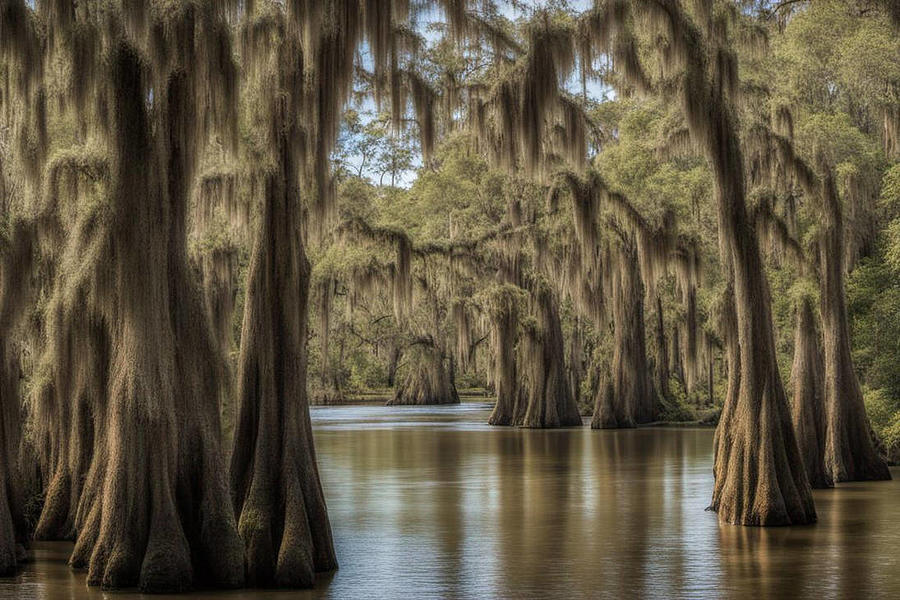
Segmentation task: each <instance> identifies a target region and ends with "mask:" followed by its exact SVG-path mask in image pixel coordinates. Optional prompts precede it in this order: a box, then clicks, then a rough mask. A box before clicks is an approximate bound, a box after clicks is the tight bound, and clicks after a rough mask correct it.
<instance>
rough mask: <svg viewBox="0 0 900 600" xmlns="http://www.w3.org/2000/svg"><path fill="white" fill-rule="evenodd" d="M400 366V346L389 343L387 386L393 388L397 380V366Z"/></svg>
mask: <svg viewBox="0 0 900 600" xmlns="http://www.w3.org/2000/svg"><path fill="white" fill-rule="evenodd" d="M398 364H400V344H397V343H395V342H391V352H390V355H389V358H388V371H387V384H388V387H394V384H395V383H396V380H397V365H398Z"/></svg>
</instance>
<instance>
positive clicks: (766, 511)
mask: <svg viewBox="0 0 900 600" xmlns="http://www.w3.org/2000/svg"><path fill="white" fill-rule="evenodd" d="M642 4H643V5H644V6H646V7H647V8H648V9H649V10H651V11H653V12H654V13H655V16H657V17H658V18H659V19H660V20H662V21H665V22H666V23H667V26H668V30H669V32H670V34H671V35H670V44H671V46H672V47H671V48H670V50H669V52H671V53H672V54H671V56H672V57H673V58H674V59H675V60H677V61H679V63H680V66H681V67H682V68H683V69H684V72H683V76H682V80H681V82H680V86H679V89H680V94H681V95H682V108H683V111H684V114H685V118H686V121H687V125H688V129H689V130H690V132H691V137H692V139H693V140H694V141H695V142H696V143H697V145H698V146H699V147H700V148H702V150H703V152H704V153H705V155H706V159H707V162H709V164H710V167H711V168H712V171H713V176H714V181H715V182H716V188H715V198H716V204H717V208H718V210H717V212H718V229H719V238H720V245H719V246H720V254H721V258H722V262H723V264H724V265H726V268H727V266H728V265H730V269H729V270H730V277H731V280H732V281H733V285H734V317H735V319H734V325H735V327H736V333H737V346H738V349H739V350H738V351H739V361H740V377H739V380H738V381H735V379H737V373H736V372H734V371H731V372H730V374H731V375H732V377H731V379H732V381H730V382H729V386H730V393H729V398H728V399H727V400H726V406H725V407H724V409H723V412H722V418H721V419H720V421H719V426H718V429H717V433H716V443H715V460H714V463H715V467H714V468H715V486H714V489H713V498H712V503H711V505H710V509H712V510H716V511H718V513H719V519H720V520H722V521H725V522H728V523H733V524H742V525H790V524H803V523H812V522H814V521H815V520H816V513H815V508H814V505H813V499H812V491H811V489H810V485H809V481H808V479H807V477H806V473H805V470H804V469H803V466H802V460H801V457H800V451H799V449H798V447H797V441H796V438H795V436H794V430H793V426H792V425H791V418H790V411H789V408H788V403H787V397H786V395H785V392H784V388H783V386H782V383H781V378H780V376H779V373H778V365H777V362H776V356H775V337H774V333H773V325H772V312H771V299H770V295H769V286H768V281H767V280H766V276H765V271H764V268H763V262H762V257H761V255H760V249H759V242H758V239H757V236H756V232H755V229H754V224H753V222H752V221H751V220H750V219H749V216H748V214H747V203H746V188H745V173H744V161H743V156H742V152H741V147H740V141H739V128H738V123H737V118H736V116H735V114H734V111H733V109H732V107H731V101H730V99H729V97H728V96H727V94H728V91H727V89H725V86H722V85H720V83H721V81H719V80H720V79H721V77H720V76H711V75H710V73H709V65H710V61H709V58H708V51H709V42H708V41H707V40H705V39H704V38H703V34H702V33H701V32H700V31H699V30H698V29H697V28H696V27H695V25H694V24H693V23H692V22H691V20H690V18H689V17H688V16H687V14H686V13H685V12H684V10H683V8H682V7H681V3H680V2H677V1H676V0H646V1H645V2H642ZM714 75H715V74H714ZM732 362H733V361H732ZM729 369H730V370H731V365H729ZM732 386H735V387H736V394H733V395H732V393H731V391H733V390H732V389H731V387H732Z"/></svg>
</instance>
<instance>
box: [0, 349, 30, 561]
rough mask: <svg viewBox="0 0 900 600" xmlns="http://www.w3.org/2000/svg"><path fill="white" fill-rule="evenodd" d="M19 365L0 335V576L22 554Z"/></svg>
mask: <svg viewBox="0 0 900 600" xmlns="http://www.w3.org/2000/svg"><path fill="white" fill-rule="evenodd" d="M18 388H19V365H18V361H17V360H16V359H15V357H14V356H13V353H12V352H11V351H10V349H9V348H8V347H7V344H6V338H5V337H4V338H0V577H6V576H9V575H12V574H14V573H15V571H16V568H17V567H18V564H19V562H20V560H21V559H22V558H23V545H22V544H23V543H24V541H25V523H24V521H23V519H22V507H23V498H22V481H21V477H20V475H19V468H18V449H19V439H20V436H21V428H22V416H21V414H20V411H19V403H20V400H19V389H18Z"/></svg>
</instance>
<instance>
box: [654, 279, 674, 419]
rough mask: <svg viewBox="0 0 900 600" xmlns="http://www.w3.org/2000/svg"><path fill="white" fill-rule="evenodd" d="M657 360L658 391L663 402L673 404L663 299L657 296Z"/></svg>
mask: <svg viewBox="0 0 900 600" xmlns="http://www.w3.org/2000/svg"><path fill="white" fill-rule="evenodd" d="M654 337H655V341H656V357H655V358H656V360H655V362H654V365H653V366H654V369H653V373H654V376H655V379H656V382H655V383H656V389H657V391H658V392H659V397H660V398H661V399H662V401H663V402H666V403H668V404H671V403H672V402H673V398H672V391H671V389H670V388H669V347H668V344H667V343H666V325H665V320H664V318H663V307H662V298H661V297H660V296H659V294H657V295H656V335H655V336H654Z"/></svg>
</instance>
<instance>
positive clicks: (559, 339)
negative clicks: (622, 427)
mask: <svg viewBox="0 0 900 600" xmlns="http://www.w3.org/2000/svg"><path fill="white" fill-rule="evenodd" d="M532 304H533V312H534V314H535V315H534V316H535V317H536V321H537V322H536V323H532V324H530V326H529V327H526V328H525V334H526V335H525V339H524V342H525V351H524V353H523V356H524V361H523V362H524V364H525V366H526V370H527V371H526V373H527V374H526V377H527V381H526V388H525V389H526V399H527V406H526V407H525V415H524V416H523V418H522V422H521V423H517V424H518V425H521V426H522V427H529V428H552V427H570V426H575V425H581V424H582V423H581V415H580V414H579V412H578V406H576V404H575V401H574V400H573V398H572V395H571V393H570V391H569V386H568V384H567V382H566V365H565V362H566V357H565V350H564V347H563V336H562V325H561V323H560V320H559V307H558V305H557V301H556V297H555V296H554V294H553V291H552V290H551V289H550V288H549V286H548V285H547V284H546V283H544V282H538V283H537V284H536V285H535V289H534V290H533V291H532Z"/></svg>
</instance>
